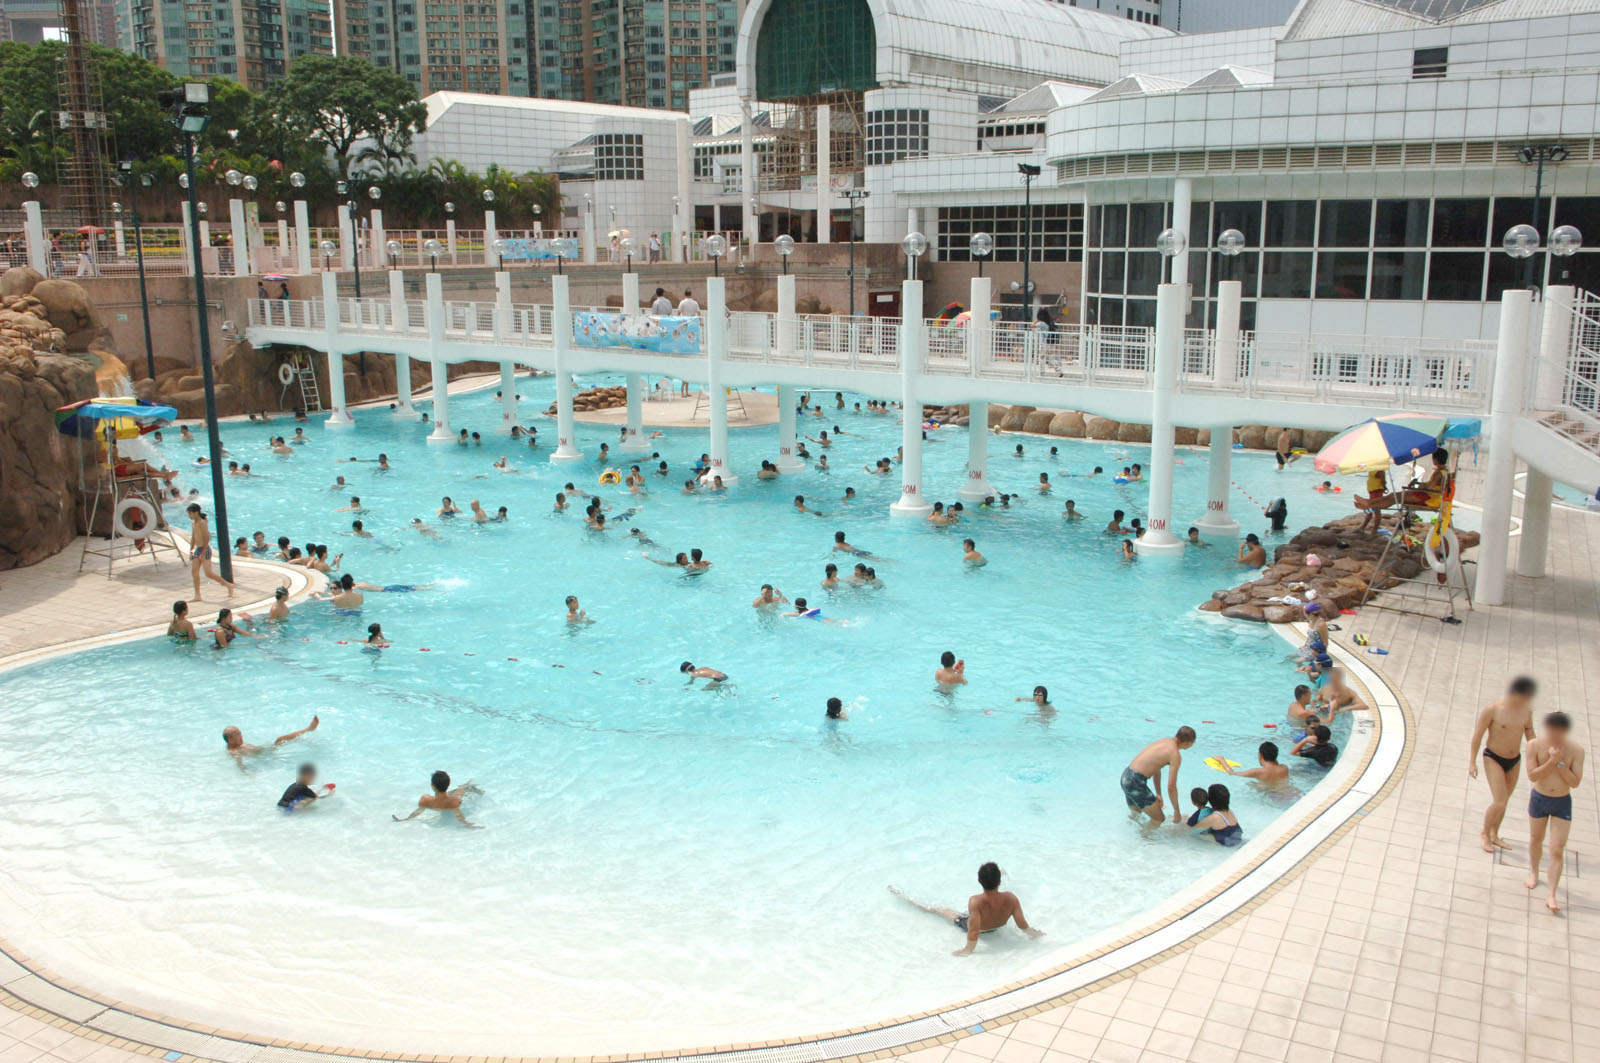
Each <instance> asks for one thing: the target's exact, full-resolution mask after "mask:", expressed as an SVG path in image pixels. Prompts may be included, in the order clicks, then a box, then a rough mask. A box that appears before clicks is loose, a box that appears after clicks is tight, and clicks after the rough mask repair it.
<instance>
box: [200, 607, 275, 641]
mask: <svg viewBox="0 0 1600 1063" xmlns="http://www.w3.org/2000/svg"><path fill="white" fill-rule="evenodd" d="M240 619H241V620H246V621H248V619H249V618H248V617H245V616H243V615H242V614H241V615H240ZM240 635H243V636H244V637H245V638H249V639H259V638H263V637H264V636H262V635H257V634H256V633H255V632H253V631H241V630H239V627H238V625H237V624H235V623H234V621H233V610H232V609H219V610H217V626H216V627H214V628H212V629H211V638H212V640H213V644H214V646H215V648H216V649H219V650H225V649H227V648H228V647H229V646H230V645H232V644H233V640H234V639H236V638H238V637H239V636H240Z"/></svg>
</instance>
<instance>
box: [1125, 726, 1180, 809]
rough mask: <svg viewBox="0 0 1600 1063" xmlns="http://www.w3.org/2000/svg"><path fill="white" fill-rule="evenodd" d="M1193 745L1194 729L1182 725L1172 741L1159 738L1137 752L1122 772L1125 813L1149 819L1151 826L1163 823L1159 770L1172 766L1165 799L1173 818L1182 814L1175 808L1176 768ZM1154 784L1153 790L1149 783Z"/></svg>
mask: <svg viewBox="0 0 1600 1063" xmlns="http://www.w3.org/2000/svg"><path fill="white" fill-rule="evenodd" d="M1192 745H1194V728H1193V727H1189V726H1183V727H1180V728H1178V733H1177V734H1175V735H1173V736H1172V737H1171V738H1160V739H1157V740H1156V741H1154V742H1151V743H1150V744H1149V745H1147V746H1145V747H1144V748H1143V749H1141V750H1140V751H1139V754H1138V756H1136V757H1134V758H1133V762H1132V763H1131V764H1129V765H1128V766H1127V767H1126V768H1123V769H1122V798H1123V800H1124V801H1126V802H1127V803H1128V810H1129V811H1131V812H1133V813H1136V814H1139V815H1145V816H1149V817H1150V822H1151V823H1162V822H1164V821H1165V820H1166V818H1167V814H1166V810H1165V809H1164V808H1163V807H1162V805H1161V798H1159V797H1157V796H1156V791H1157V790H1160V789H1161V769H1162V768H1165V767H1169V766H1170V767H1171V768H1172V770H1171V771H1170V772H1169V773H1168V774H1167V797H1168V798H1169V799H1170V800H1171V801H1172V814H1173V816H1174V818H1176V817H1177V816H1180V815H1182V814H1183V812H1182V809H1180V808H1179V807H1178V766H1179V765H1180V764H1182V763H1183V751H1184V750H1185V749H1188V748H1189V747H1190V746H1192ZM1152 781H1154V783H1155V786H1154V788H1152V787H1151V785H1150V784H1151V782H1152Z"/></svg>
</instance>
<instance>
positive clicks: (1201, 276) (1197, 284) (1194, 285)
mask: <svg viewBox="0 0 1600 1063" xmlns="http://www.w3.org/2000/svg"><path fill="white" fill-rule="evenodd" d="M1190 246H1191V247H1193V246H1194V245H1192V244H1191V245H1190ZM1210 257H1211V256H1209V255H1207V254H1206V253H1205V252H1204V251H1190V252H1189V290H1190V291H1192V292H1194V293H1195V294H1196V295H1204V294H1205V293H1206V292H1208V291H1210V288H1208V287H1207V286H1206V259H1208V258H1210Z"/></svg>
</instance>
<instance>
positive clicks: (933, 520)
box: [928, 502, 956, 527]
mask: <svg viewBox="0 0 1600 1063" xmlns="http://www.w3.org/2000/svg"><path fill="white" fill-rule="evenodd" d="M955 522H956V518H955V515H954V514H951V513H946V512H945V509H944V503H943V502H935V503H934V504H933V511H932V512H931V513H929V514H928V523H929V524H937V525H939V526H941V527H943V526H945V525H949V524H954V523H955Z"/></svg>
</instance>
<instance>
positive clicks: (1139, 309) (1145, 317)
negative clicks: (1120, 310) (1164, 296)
mask: <svg viewBox="0 0 1600 1063" xmlns="http://www.w3.org/2000/svg"><path fill="white" fill-rule="evenodd" d="M1124 324H1126V325H1128V326H1129V327H1135V326H1136V327H1140V328H1155V325H1156V301H1155V300H1154V299H1129V300H1128V316H1127V320H1126V321H1125V322H1124Z"/></svg>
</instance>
